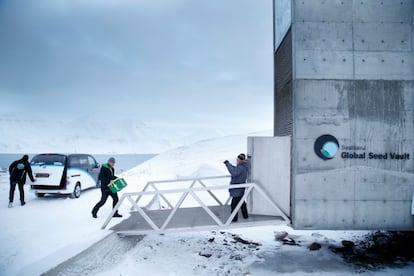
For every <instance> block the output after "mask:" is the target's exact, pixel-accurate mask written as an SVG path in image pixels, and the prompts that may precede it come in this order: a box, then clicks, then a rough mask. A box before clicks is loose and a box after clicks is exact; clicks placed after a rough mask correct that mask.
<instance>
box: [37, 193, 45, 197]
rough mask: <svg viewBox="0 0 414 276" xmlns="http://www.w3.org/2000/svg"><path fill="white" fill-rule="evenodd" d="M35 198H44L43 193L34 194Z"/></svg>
mask: <svg viewBox="0 0 414 276" xmlns="http://www.w3.org/2000/svg"><path fill="white" fill-rule="evenodd" d="M35 196H36V197H45V194H44V193H35Z"/></svg>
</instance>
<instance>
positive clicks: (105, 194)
mask: <svg viewBox="0 0 414 276" xmlns="http://www.w3.org/2000/svg"><path fill="white" fill-rule="evenodd" d="M101 192H102V197H101V200H100V201H99V202H98V203H97V204H96V205H95V207H93V209H92V213H93V214H97V213H98V211H99V209H100V208H101V207H102V206H104V204H105V202H106V200H107V199H108V197H109V196H110V197H112V200H113V202H112V208H115V205H116V204H117V203H118V201H119V198H118V194H117V193H112V192H111V191H110V190H101Z"/></svg>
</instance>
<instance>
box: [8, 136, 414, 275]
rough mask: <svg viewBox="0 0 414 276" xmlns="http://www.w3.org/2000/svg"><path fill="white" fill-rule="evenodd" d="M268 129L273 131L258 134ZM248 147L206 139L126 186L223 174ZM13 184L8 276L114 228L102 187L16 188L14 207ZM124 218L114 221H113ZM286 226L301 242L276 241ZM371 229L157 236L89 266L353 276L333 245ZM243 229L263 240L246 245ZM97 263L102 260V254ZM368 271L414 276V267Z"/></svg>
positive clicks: (131, 271) (144, 167)
mask: <svg viewBox="0 0 414 276" xmlns="http://www.w3.org/2000/svg"><path fill="white" fill-rule="evenodd" d="M263 134H270V133H269V132H267V133H260V134H257V135H263ZM245 151H246V136H245V135H240V136H231V137H224V138H219V139H214V140H205V141H200V142H197V143H195V144H194V145H191V146H183V147H180V148H177V149H174V150H171V151H167V152H165V153H162V154H160V155H158V156H156V157H155V158H153V159H151V160H149V161H147V162H145V163H143V164H141V165H139V166H137V167H136V168H134V169H132V170H130V171H128V172H125V173H124V174H123V176H124V177H125V178H126V180H127V181H128V183H129V185H128V187H127V188H126V189H125V191H123V192H126V191H139V190H141V189H142V188H143V186H144V185H145V183H146V182H147V181H149V180H157V179H158V180H159V179H175V178H182V177H193V176H211V175H223V174H225V173H226V171H225V168H224V166H223V164H222V162H223V160H225V159H228V160H231V161H233V160H234V159H235V157H236V156H237V154H239V153H240V152H245ZM8 188H9V185H8V176H7V175H5V174H2V175H0V199H2V200H1V201H0V221H1V222H2V225H1V227H0V275H7V276H8V275H39V274H41V273H43V272H45V271H47V270H49V269H51V268H53V267H55V266H57V265H58V264H60V263H62V262H64V261H65V260H67V259H69V258H70V257H72V256H74V255H76V254H78V253H80V252H81V251H83V250H85V249H86V248H88V247H89V246H91V245H92V244H94V243H96V242H97V241H99V240H101V239H103V238H104V237H105V236H108V235H109V234H110V233H111V231H110V230H101V229H100V227H101V225H102V224H103V222H104V220H105V219H106V217H107V215H108V214H109V212H110V209H111V202H108V203H107V204H106V205H105V206H104V207H103V208H102V209H101V210H100V212H99V214H98V219H93V218H92V217H91V214H90V210H91V208H92V207H93V205H94V204H95V203H96V202H97V201H98V200H99V197H100V191H99V190H90V191H86V192H84V193H83V194H82V195H81V197H80V198H79V199H69V198H66V197H62V196H48V197H45V198H35V197H34V195H33V194H31V193H29V192H28V186H26V194H27V199H26V202H27V205H26V206H23V207H22V206H20V205H19V204H18V202H19V201H18V192H17V191H16V195H15V196H16V199H15V206H14V207H13V208H11V209H8V208H7V198H8ZM109 201H111V200H110V199H109ZM128 210H129V206H124V207H123V208H122V209H121V211H120V212H121V213H122V214H124V218H126V217H127V216H128V215H127V214H128ZM118 221H119V219H118ZM116 222H117V219H114V220H113V221H112V222H111V224H112V225H113V224H114V223H116ZM280 231H286V232H288V233H289V234H290V237H292V238H293V239H294V240H295V241H297V242H299V243H300V245H301V246H291V245H284V244H282V243H281V242H279V241H275V239H274V236H275V232H280ZM365 233H366V232H356V231H295V230H293V229H291V228H289V227H288V226H264V227H254V228H244V229H232V230H229V231H223V232H220V231H218V232H211V231H210V232H208V231H205V232H185V233H177V234H168V235H155V234H154V235H148V236H145V237H144V239H143V240H142V241H140V242H138V244H137V245H136V246H135V247H134V248H132V249H131V250H130V251H128V252H127V253H125V254H124V255H123V256H122V261H120V262H118V263H115V264H113V265H112V266H111V267H109V268H105V270H104V271H102V268H101V269H96V270H95V271H94V270H89V275H276V274H277V275H279V274H284V273H285V274H287V275H302V274H305V273H310V274H314V275H320V274H325V275H351V274H354V273H355V270H354V269H353V267H352V266H350V265H349V264H346V263H345V262H344V261H343V260H342V259H341V258H340V257H339V256H338V255H335V254H334V253H332V252H331V251H330V250H329V249H328V244H340V242H341V240H342V239H348V240H349V239H351V240H352V239H355V238H356V237H358V236H361V235H363V234H365ZM235 235H237V236H240V237H242V238H244V239H245V240H250V241H254V242H256V243H258V244H259V245H247V244H243V243H240V242H238V241H237V240H236V239H235V237H237V236H235ZM312 242H319V243H320V244H321V245H322V249H321V250H319V251H309V250H308V249H307V246H308V245H309V244H310V243H312ZM109 246H111V245H109ZM98 258H99V260H98ZM96 261H97V263H99V261H100V256H99V254H98V255H97V259H96ZM88 262H89V260H88ZM78 271H79V270H78ZM367 274H368V275H374V274H375V275H377V274H379V275H413V274H414V265H410V266H406V267H403V268H387V269H385V270H384V269H383V270H380V271H374V272H372V271H371V272H368V273H367ZM66 275H75V274H66ZM76 275H80V274H76Z"/></svg>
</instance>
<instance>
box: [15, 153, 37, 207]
mask: <svg viewBox="0 0 414 276" xmlns="http://www.w3.org/2000/svg"><path fill="white" fill-rule="evenodd" d="M9 173H10V195H9V208H11V207H13V199H14V191H15V189H16V185H18V186H19V192H20V203H21V205H22V206H23V205H25V204H26V202H25V201H24V187H23V186H24V184H26V175H27V174H29V177H30V180H32V182H35V181H36V180H35V179H34V177H33V173H32V168H31V167H30V164H29V156H28V155H23V157H22V158H21V159H19V160H16V161H14V162H13V163H11V165H10V167H9Z"/></svg>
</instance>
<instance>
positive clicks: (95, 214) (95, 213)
mask: <svg viewBox="0 0 414 276" xmlns="http://www.w3.org/2000/svg"><path fill="white" fill-rule="evenodd" d="M92 217H93V218H98V214H97V212H95V211H94V210H92Z"/></svg>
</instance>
